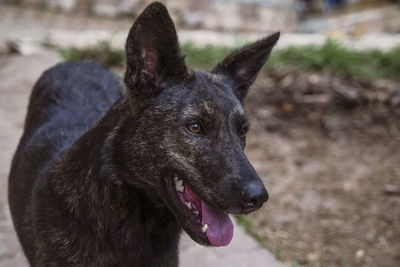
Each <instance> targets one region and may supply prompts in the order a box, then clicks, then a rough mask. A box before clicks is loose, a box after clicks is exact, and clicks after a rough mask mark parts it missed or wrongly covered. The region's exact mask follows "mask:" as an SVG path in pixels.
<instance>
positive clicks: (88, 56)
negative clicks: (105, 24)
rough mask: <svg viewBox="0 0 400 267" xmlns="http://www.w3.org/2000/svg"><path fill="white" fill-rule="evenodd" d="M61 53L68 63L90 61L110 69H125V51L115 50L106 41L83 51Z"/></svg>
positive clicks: (64, 50)
mask: <svg viewBox="0 0 400 267" xmlns="http://www.w3.org/2000/svg"><path fill="white" fill-rule="evenodd" d="M59 52H60V54H61V56H62V58H63V59H64V60H68V61H70V60H71V61H78V60H90V61H94V62H97V63H99V64H102V65H105V66H109V67H123V66H124V64H125V51H123V50H120V49H113V48H112V47H111V45H110V43H109V42H106V41H103V42H99V43H98V44H97V45H95V46H89V47H86V48H82V49H79V48H68V49H60V50H59Z"/></svg>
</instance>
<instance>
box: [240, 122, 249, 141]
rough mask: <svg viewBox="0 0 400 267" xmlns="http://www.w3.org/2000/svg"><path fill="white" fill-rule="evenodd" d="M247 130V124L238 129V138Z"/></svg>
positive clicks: (244, 134)
mask: <svg viewBox="0 0 400 267" xmlns="http://www.w3.org/2000/svg"><path fill="white" fill-rule="evenodd" d="M248 130H249V126H248V125H244V126H242V127H241V128H240V130H239V131H238V135H239V137H240V138H245V137H246V134H247V131H248Z"/></svg>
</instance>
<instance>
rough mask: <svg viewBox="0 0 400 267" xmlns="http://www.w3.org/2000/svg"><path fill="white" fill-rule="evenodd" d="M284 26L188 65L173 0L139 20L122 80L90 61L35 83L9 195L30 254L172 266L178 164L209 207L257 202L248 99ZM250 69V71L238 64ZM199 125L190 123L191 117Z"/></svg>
mask: <svg viewBox="0 0 400 267" xmlns="http://www.w3.org/2000/svg"><path fill="white" fill-rule="evenodd" d="M277 39H278V35H273V36H272V37H269V38H266V39H264V40H261V41H259V42H256V43H255V44H254V45H250V46H248V47H245V48H243V49H242V50H239V51H237V52H234V53H233V54H231V55H230V56H228V57H227V59H225V60H224V61H223V62H222V63H220V64H219V65H218V66H217V67H216V68H215V70H214V71H213V72H202V71H194V70H189V69H187V67H186V65H185V63H184V60H183V57H182V56H181V55H180V52H179V45H178V40H177V36H176V32H175V28H174V25H173V23H172V20H171V19H170V17H169V15H168V12H167V10H166V8H165V7H164V6H163V5H162V4H160V3H153V4H151V5H150V6H149V7H147V8H146V10H145V11H144V12H143V13H142V14H141V15H140V17H139V18H138V19H137V21H136V22H135V24H134V26H133V27H132V29H131V31H130V33H129V36H128V39H127V44H126V52H127V70H126V75H125V84H126V87H127V93H126V94H125V93H124V92H123V86H122V85H121V83H120V82H119V80H118V78H116V77H115V76H114V75H113V74H111V73H110V72H109V71H108V70H106V69H105V68H103V67H100V66H97V65H95V64H92V63H84V62H82V63H62V64H59V65H57V66H55V67H53V68H52V69H50V70H48V71H46V72H45V73H44V74H43V75H42V77H41V78H40V79H39V81H38V82H37V83H36V85H35V87H34V88H33V91H32V95H31V98H30V103H29V107H28V113H27V117H26V121H25V128H24V134H23V136H22V138H21V140H20V144H19V146H18V149H17V152H16V154H15V156H14V159H13V162H12V167H11V172H10V178H9V202H10V208H11V213H12V218H13V221H14V224H15V228H16V230H17V234H18V237H19V240H20V242H21V244H22V247H23V249H24V252H25V254H26V256H27V258H28V260H29V262H30V264H31V266H177V265H178V257H177V254H178V251H177V247H178V240H179V233H180V231H181V227H182V228H183V229H184V230H185V231H186V232H187V233H188V234H189V235H190V236H191V237H192V238H193V239H194V240H195V241H197V242H199V243H201V244H204V245H209V243H208V241H207V238H206V237H205V236H204V235H202V234H201V232H200V233H199V231H198V229H193V225H192V224H191V223H190V221H189V219H188V218H187V217H185V216H184V213H182V211H181V210H180V208H179V207H177V206H176V205H175V204H174V202H173V201H172V200H171V195H170V194H169V191H168V185H169V184H170V181H171V180H172V178H173V177H174V176H175V175H176V176H179V177H180V178H181V179H182V180H184V182H185V183H186V184H188V185H189V186H190V187H191V188H192V189H193V190H194V191H195V192H196V194H197V195H198V196H199V197H200V198H201V199H203V200H204V201H206V202H207V203H209V204H210V205H212V206H213V207H214V208H216V209H218V210H220V211H224V212H229V213H236V214H242V213H248V212H251V211H253V210H255V209H258V208H259V207H260V206H261V205H262V204H263V202H264V201H266V199H267V198H268V195H267V193H266V191H265V189H264V186H263V185H262V182H261V180H260V179H259V177H258V176H257V174H256V173H255V171H254V169H253V168H252V166H251V165H250V163H249V162H248V161H247V159H246V157H245V155H244V153H243V150H242V149H243V148H244V144H245V137H244V135H245V133H246V131H247V128H248V124H247V120H246V118H245V115H244V114H243V110H242V106H241V101H243V98H244V97H245V95H246V92H247V89H248V88H249V86H250V85H251V83H252V82H253V81H254V79H255V77H256V75H257V73H258V71H259V69H260V68H261V67H262V65H263V64H264V62H265V61H266V59H267V57H268V55H269V53H270V51H271V49H272V47H273V45H274V44H275V43H276V41H277ZM243 74H245V75H243ZM193 123H198V124H200V125H201V129H202V131H201V132H200V133H198V134H193V133H192V132H189V131H188V128H187V126H188V125H191V124H193Z"/></svg>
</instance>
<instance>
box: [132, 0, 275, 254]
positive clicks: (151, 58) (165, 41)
mask: <svg viewBox="0 0 400 267" xmlns="http://www.w3.org/2000/svg"><path fill="white" fill-rule="evenodd" d="M278 38H279V33H275V34H273V35H271V36H269V37H267V38H264V39H262V40H259V41H257V42H255V43H253V44H250V45H248V46H245V47H243V48H241V49H239V50H237V51H235V52H233V53H232V54H230V55H229V56H227V57H226V58H225V59H224V60H223V61H222V62H221V63H219V64H218V65H217V66H216V67H215V68H214V69H213V70H212V71H209V72H206V71H194V70H190V69H188V68H187V67H186V65H185V62H184V58H183V56H181V54H180V50H179V44H178V38H177V35H176V31H175V27H174V24H173V22H172V20H171V18H170V16H169V14H168V11H167V9H166V8H165V6H163V5H162V4H160V3H153V4H151V5H150V6H148V7H147V8H146V10H145V11H144V12H143V13H142V14H141V15H140V16H139V18H138V19H137V20H136V22H135V24H134V25H133V27H132V29H131V30H130V32H129V36H128V39H127V43H126V55H127V70H126V73H125V84H126V86H127V95H128V99H129V102H130V106H131V109H132V113H133V114H134V116H135V117H136V118H137V120H136V121H133V122H132V124H135V127H134V130H132V140H134V141H132V142H127V145H128V146H131V147H130V148H129V150H131V151H133V150H135V155H136V156H137V155H140V156H141V158H142V166H137V164H136V167H135V168H136V170H137V168H142V169H145V171H146V172H147V173H148V174H149V175H146V180H145V181H141V182H144V183H145V184H146V185H147V186H149V187H151V188H152V189H153V190H155V192H157V194H158V195H159V197H160V199H162V201H163V202H164V203H165V204H166V206H167V207H168V208H169V209H170V210H171V212H172V213H173V214H174V215H175V217H176V219H177V220H178V222H179V223H180V225H181V226H182V227H183V229H184V230H185V231H186V232H187V233H188V234H189V235H190V236H191V237H192V238H193V239H194V240H195V241H197V242H198V243H201V244H204V245H213V246H224V245H227V244H228V243H229V242H230V241H231V239H232V235H233V225H232V222H231V220H230V219H229V217H228V215H227V213H233V214H245V213H249V212H251V211H254V210H257V209H258V208H260V207H261V206H262V204H263V203H264V202H265V201H267V199H268V193H267V191H266V190H265V187H264V185H263V183H262V181H261V180H260V178H259V177H258V175H257V173H256V172H255V170H254V168H253V167H252V166H251V164H250V163H249V161H248V160H247V158H246V156H245V154H244V152H243V149H244V147H245V143H246V132H247V131H248V128H249V123H248V120H247V118H246V116H245V114H244V111H243V106H242V103H243V100H244V98H245V97H246V94H247V91H248V88H249V87H250V85H251V84H252V83H253V81H254V80H255V78H256V76H257V74H258V72H259V70H260V69H261V67H262V66H263V65H264V63H265V62H266V60H267V58H268V56H269V54H270V52H271V49H272V47H273V46H274V45H275V44H276V42H277V40H278ZM132 164H134V163H132Z"/></svg>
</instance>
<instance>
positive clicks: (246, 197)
mask: <svg viewBox="0 0 400 267" xmlns="http://www.w3.org/2000/svg"><path fill="white" fill-rule="evenodd" d="M268 198H269V195H268V192H267V190H266V189H265V187H264V185H263V184H262V183H254V182H253V183H249V184H248V185H247V186H245V188H243V191H242V204H243V206H244V208H245V209H246V210H247V211H249V212H250V211H253V210H256V209H258V208H260V207H261V205H262V204H263V203H264V202H266V201H267V200H268Z"/></svg>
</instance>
